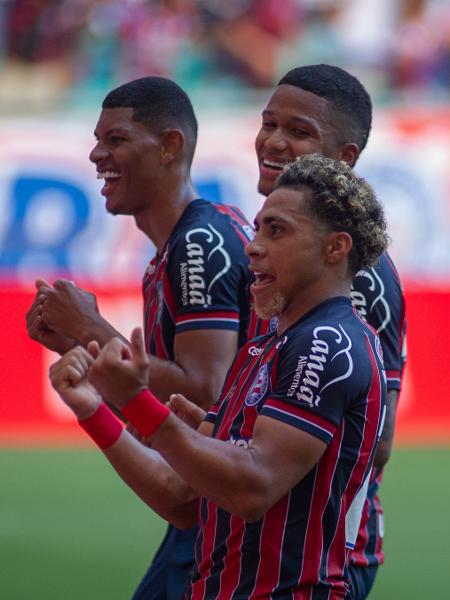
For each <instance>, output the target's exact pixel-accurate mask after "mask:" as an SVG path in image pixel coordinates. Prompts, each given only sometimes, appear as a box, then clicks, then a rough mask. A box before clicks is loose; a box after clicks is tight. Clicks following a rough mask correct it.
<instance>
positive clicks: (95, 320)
mask: <svg viewBox="0 0 450 600" xmlns="http://www.w3.org/2000/svg"><path fill="white" fill-rule="evenodd" d="M74 334H75V335H76V336H77V339H78V343H79V344H80V345H81V346H84V347H86V346H87V345H88V343H89V342H91V341H92V340H95V341H97V342H98V344H99V346H100V348H103V346H104V345H105V344H107V343H108V342H109V341H110V340H112V339H113V338H114V337H118V338H120V339H121V340H122V341H123V342H124V343H125V344H127V345H128V344H129V341H128V340H127V339H126V338H125V337H124V336H123V335H122V334H121V333H120V332H119V331H117V329H115V328H114V327H113V326H112V325H111V324H110V323H108V321H106V319H104V318H103V317H102V316H101V315H100V314H97V315H94V316H92V317H90V318H86V319H84V320H83V321H81V322H80V323H78V324H77V326H76V328H75V329H74V331H73V333H72V335H74Z"/></svg>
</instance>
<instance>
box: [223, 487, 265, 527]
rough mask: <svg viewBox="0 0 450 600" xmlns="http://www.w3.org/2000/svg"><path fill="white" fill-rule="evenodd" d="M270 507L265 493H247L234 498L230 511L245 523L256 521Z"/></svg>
mask: <svg viewBox="0 0 450 600" xmlns="http://www.w3.org/2000/svg"><path fill="white" fill-rule="evenodd" d="M270 507H271V505H270V504H269V502H268V500H267V498H266V497H265V495H264V496H263V495H261V494H252V493H250V494H248V493H247V494H245V496H241V497H239V498H236V499H235V500H234V502H233V506H232V509H231V510H230V512H231V513H233V514H235V515H236V516H237V517H239V518H240V519H242V520H243V521H245V522H246V523H256V522H257V521H260V520H261V519H262V518H263V517H264V515H265V514H266V512H267V511H268V510H269V508H270Z"/></svg>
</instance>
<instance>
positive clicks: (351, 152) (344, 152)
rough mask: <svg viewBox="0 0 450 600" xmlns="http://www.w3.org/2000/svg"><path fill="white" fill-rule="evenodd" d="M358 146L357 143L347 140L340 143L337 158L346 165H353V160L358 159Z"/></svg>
mask: <svg viewBox="0 0 450 600" xmlns="http://www.w3.org/2000/svg"><path fill="white" fill-rule="evenodd" d="M358 156H359V148H358V144H355V143H353V142H349V143H348V144H342V146H341V147H340V149H339V154H338V157H337V158H338V160H343V161H344V162H346V163H347V164H348V165H350V166H351V167H353V165H354V164H355V162H356V161H357V160H358Z"/></svg>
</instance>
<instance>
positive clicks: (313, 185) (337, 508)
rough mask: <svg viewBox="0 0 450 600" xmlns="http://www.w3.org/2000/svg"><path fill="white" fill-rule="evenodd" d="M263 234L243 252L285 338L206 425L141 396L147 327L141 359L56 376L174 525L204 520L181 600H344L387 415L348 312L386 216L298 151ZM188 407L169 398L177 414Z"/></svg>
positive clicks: (228, 384)
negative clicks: (349, 559) (192, 423)
mask: <svg viewBox="0 0 450 600" xmlns="http://www.w3.org/2000/svg"><path fill="white" fill-rule="evenodd" d="M255 226H256V234H255V237H254V239H253V241H252V242H250V243H249V244H248V245H247V247H246V252H247V255H248V256H249V258H250V265H249V266H250V269H251V270H252V271H253V273H254V276H255V281H254V283H253V285H252V292H253V297H254V302H255V308H256V311H257V312H258V314H259V316H260V317H262V318H268V317H276V318H277V330H276V331H273V332H269V333H267V334H266V335H264V336H261V337H259V338H257V339H254V340H251V341H249V342H248V343H247V344H246V345H245V346H244V347H243V348H242V349H241V350H240V352H239V353H238V355H237V357H236V359H235V361H234V362H233V365H232V367H231V369H230V371H229V373H228V375H227V378H226V381H225V385H224V387H223V389H222V393H221V396H220V398H219V401H218V402H217V403H216V404H215V406H214V407H213V409H212V410H211V411H210V412H209V413H208V416H207V418H206V419H205V421H204V422H203V423H202V424H201V426H200V427H199V429H198V430H194V429H192V428H190V427H189V426H187V425H186V424H185V423H183V421H182V420H180V419H179V418H178V417H177V416H176V415H175V414H173V413H171V411H170V410H169V408H167V407H163V406H162V405H161V403H160V402H158V401H157V399H156V398H155V397H154V396H153V394H152V393H151V392H150V391H149V390H148V389H147V385H148V363H149V359H148V356H147V354H146V352H145V348H144V343H143V339H142V334H141V332H140V330H139V329H137V330H134V332H133V334H132V343H131V348H129V347H128V346H127V345H125V344H124V343H123V342H122V341H121V340H120V339H113V340H111V341H110V342H109V343H108V344H106V345H105V346H104V347H103V349H101V350H100V347H99V345H98V343H97V342H92V343H90V344H89V345H88V348H87V349H85V348H83V347H77V348H75V349H72V350H70V351H69V352H68V353H67V354H66V355H64V356H63V357H62V358H61V359H60V360H59V361H58V362H57V363H56V364H55V365H53V366H52V367H51V370H50V377H51V381H52V385H53V386H54V387H55V389H56V390H57V391H58V392H59V394H60V395H61V397H62V398H63V400H64V401H65V402H66V404H68V405H69V406H70V408H71V409H72V410H73V411H74V413H75V415H76V416H77V417H78V419H79V420H80V424H81V425H82V427H83V428H84V429H85V430H86V431H87V432H88V433H89V434H90V435H91V437H92V438H93V439H94V441H96V443H97V444H98V445H99V447H100V448H101V449H102V450H103V452H104V453H105V456H106V457H107V459H108V460H109V461H110V463H111V464H112V465H113V467H114V468H115V469H116V471H117V472H118V473H119V474H120V476H121V477H122V479H123V480H124V481H125V482H126V483H127V484H128V485H129V486H130V487H131V488H132V489H133V490H134V491H135V492H136V493H137V494H138V495H139V496H140V497H141V498H142V499H143V500H144V501H145V502H146V503H147V504H148V505H149V506H151V507H152V508H154V509H155V510H156V511H157V512H158V513H159V514H160V515H161V516H163V517H164V518H166V519H168V520H170V521H172V522H173V523H176V524H177V525H178V526H184V527H190V526H192V524H193V523H195V522H197V520H199V521H200V531H199V535H198V538H197V543H196V564H195V570H194V572H193V574H192V577H191V587H190V591H189V593H188V594H187V596H186V597H189V598H191V599H193V600H196V599H206V598H220V599H221V600H231V598H233V599H236V600H251V599H256V598H260V599H267V600H268V599H269V598H275V597H278V598H288V597H289V598H294V597H295V598H297V599H298V600H310V599H311V598H323V597H325V596H326V597H327V598H329V599H330V600H337V599H338V598H342V597H343V596H344V595H345V593H346V590H347V583H346V551H345V547H346V544H347V545H348V544H351V543H352V542H353V541H354V539H355V537H356V533H357V529H358V523H359V520H360V511H361V506H362V503H363V502H364V497H365V486H366V485H367V482H368V479H369V475H370V469H371V464H372V461H373V457H374V453H375V448H376V443H377V440H378V437H379V433H380V430H381V427H382V421H383V414H384V399H385V393H386V384H385V379H384V377H383V375H384V371H383V365H382V356H381V351H380V348H379V340H378V337H377V336H376V334H375V332H374V331H373V329H372V328H370V327H369V326H367V325H366V324H365V323H364V322H363V321H362V320H361V319H360V318H359V317H358V315H357V313H356V312H355V311H354V310H353V309H352V306H351V302H350V287H351V281H352V276H353V274H354V272H355V271H356V270H359V269H361V268H364V267H368V266H370V264H371V263H372V261H374V260H377V259H378V258H379V256H380V254H381V252H382V251H383V250H384V248H385V246H386V243H387V236H386V232H385V227H386V225H385V221H384V216H383V211H382V208H381V206H380V204H379V203H378V202H377V200H376V198H375V196H374V194H373V191H372V190H371V188H370V186H369V185H368V184H367V183H366V182H365V181H364V180H363V179H361V178H358V177H356V176H355V174H354V173H353V172H352V170H351V169H350V167H348V165H346V164H345V163H343V162H342V161H339V162H338V161H334V160H332V159H328V158H324V157H322V156H319V155H313V156H303V157H300V158H299V159H298V160H297V161H296V162H295V163H294V164H293V165H289V166H287V167H285V170H284V172H283V174H282V175H281V177H280V179H279V181H278V184H277V186H276V189H275V190H274V192H273V193H271V194H270V195H269V196H268V198H267V199H266V201H265V203H264V205H263V207H262V209H261V210H260V211H259V212H258V215H257V217H256V219H255ZM350 255H352V257H351V258H350ZM102 397H104V398H107V399H108V400H109V401H110V402H111V403H112V404H113V405H114V406H116V408H118V409H119V410H121V411H122V412H123V414H124V415H125V417H126V418H128V419H129V420H130V421H131V423H132V424H133V426H135V427H136V428H137V429H138V430H139V432H140V433H141V434H142V435H143V436H144V438H145V440H146V442H147V443H148V444H151V448H146V447H145V446H143V445H142V444H139V443H138V442H137V441H136V439H135V438H134V437H133V436H131V435H130V434H129V433H128V432H127V431H125V430H123V429H122V428H121V426H120V425H119V421H118V420H117V419H116V418H115V417H114V415H113V413H112V412H111V411H108V409H107V408H106V405H105V404H103V402H102V400H101V398H102ZM184 402H185V399H184V398H183V396H180V395H178V394H175V395H174V396H172V398H171V403H172V405H174V406H175V407H176V408H177V412H182V411H183V408H182V407H183V403H184ZM199 501H200V504H199Z"/></svg>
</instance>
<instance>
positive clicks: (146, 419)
mask: <svg viewBox="0 0 450 600" xmlns="http://www.w3.org/2000/svg"><path fill="white" fill-rule="evenodd" d="M122 414H123V416H124V417H125V418H126V419H127V421H129V422H130V423H131V424H132V425H133V426H134V427H136V429H137V430H138V431H139V433H140V434H141V435H143V436H144V437H149V436H151V435H152V434H153V433H155V431H156V430H157V429H158V427H159V426H160V425H161V424H162V423H163V421H165V420H166V419H167V417H168V416H169V415H170V410H169V409H168V408H167V406H165V405H164V404H162V403H161V402H160V401H159V400H158V399H157V398H156V397H155V396H154V395H153V394H152V393H151V391H150V390H147V389H145V390H142V392H139V394H138V395H137V396H135V397H134V398H132V400H130V401H129V402H128V404H127V405H126V406H125V408H123V409H122Z"/></svg>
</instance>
